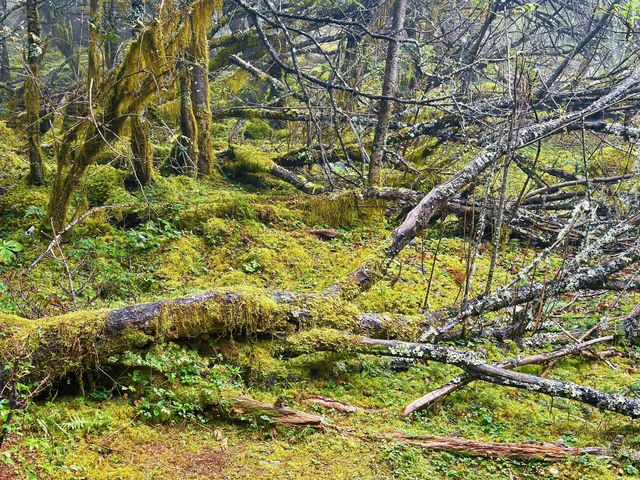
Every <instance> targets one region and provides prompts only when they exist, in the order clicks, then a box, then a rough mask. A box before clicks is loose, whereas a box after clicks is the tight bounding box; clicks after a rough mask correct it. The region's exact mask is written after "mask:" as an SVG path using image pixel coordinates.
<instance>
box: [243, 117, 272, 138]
mask: <svg viewBox="0 0 640 480" xmlns="http://www.w3.org/2000/svg"><path fill="white" fill-rule="evenodd" d="M244 136H245V138H248V139H250V140H264V139H266V138H269V137H270V136H271V127H270V126H269V124H268V123H267V122H265V121H264V120H259V119H256V120H249V121H248V122H247V123H246V125H245V127H244Z"/></svg>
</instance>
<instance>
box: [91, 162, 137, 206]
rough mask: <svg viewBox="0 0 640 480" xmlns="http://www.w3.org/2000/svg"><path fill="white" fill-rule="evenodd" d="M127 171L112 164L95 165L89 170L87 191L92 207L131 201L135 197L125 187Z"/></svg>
mask: <svg viewBox="0 0 640 480" xmlns="http://www.w3.org/2000/svg"><path fill="white" fill-rule="evenodd" d="M126 176H127V172H126V171H123V170H118V169H116V168H114V167H112V166H111V165H94V166H92V167H90V168H89V169H88V170H87V175H86V180H85V192H86V195H87V201H88V203H89V206H90V207H95V206H99V205H120V204H125V203H131V202H132V201H133V197H132V196H131V195H130V194H129V193H128V192H127V191H126V190H125V188H124V179H125V177H126Z"/></svg>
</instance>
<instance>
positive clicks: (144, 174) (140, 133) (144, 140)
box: [127, 112, 153, 188]
mask: <svg viewBox="0 0 640 480" xmlns="http://www.w3.org/2000/svg"><path fill="white" fill-rule="evenodd" d="M131 151H132V152H133V171H134V175H133V178H131V179H128V180H129V181H128V182H127V184H128V186H129V187H130V188H134V187H137V186H143V185H146V184H147V183H149V180H151V176H152V175H153V150H152V149H151V143H150V142H149V126H148V124H147V121H146V118H145V115H144V112H140V113H139V114H137V115H133V116H132V117H131Z"/></svg>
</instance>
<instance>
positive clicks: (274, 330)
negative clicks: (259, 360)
mask: <svg viewBox="0 0 640 480" xmlns="http://www.w3.org/2000/svg"><path fill="white" fill-rule="evenodd" d="M416 320H417V319H411V318H410V317H403V316H399V315H392V314H388V315H387V314H374V313H363V312H361V311H360V310H358V309H357V308H356V307H354V306H353V305H350V304H349V303H347V302H344V301H343V300H342V299H341V298H340V297H338V296H331V295H306V294H291V293H286V292H270V291H267V290H263V289H257V288H249V287H237V288H233V289H228V288H227V289H225V288H221V289H216V290H212V291H209V292H206V293H203V294H199V295H192V296H188V297H181V298H177V299H173V300H164V301H158V302H152V303H145V304H140V305H133V306H129V307H123V308H118V309H115V310H86V311H77V312H71V313H68V314H65V315H60V316H57V317H50V318H41V319H37V320H28V319H24V318H20V317H16V316H11V315H0V361H1V362H2V364H3V365H5V366H6V365H14V364H19V365H20V373H19V374H20V376H21V377H27V378H29V380H31V381H42V380H44V379H48V380H49V381H53V380H55V379H58V378H61V377H63V376H65V375H67V374H71V373H79V372H82V371H83V370H89V369H93V368H95V367H96V366H97V365H100V363H101V362H103V361H104V359H106V358H107V357H109V356H112V355H115V354H118V353H122V352H125V351H127V350H135V349H139V348H142V347H145V346H147V345H149V344H151V343H158V342H163V341H166V340H177V339H188V338H196V337H199V336H201V335H211V336H214V337H215V336H219V337H227V338H228V337H234V336H257V335H277V334H290V333H294V332H295V331H296V330H299V329H302V328H310V327H313V326H325V327H331V328H339V329H346V330H349V331H355V332H366V333H367V334H370V335H383V336H387V335H392V336H394V337H399V338H415V336H416V335H417V329H416V328H415V326H416V325H417V321H416ZM9 371H10V369H5V370H3V373H2V374H1V375H0V376H1V377H2V378H3V379H6V376H7V375H8V373H7V372H9Z"/></svg>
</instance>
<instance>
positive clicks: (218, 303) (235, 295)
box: [161, 287, 292, 338]
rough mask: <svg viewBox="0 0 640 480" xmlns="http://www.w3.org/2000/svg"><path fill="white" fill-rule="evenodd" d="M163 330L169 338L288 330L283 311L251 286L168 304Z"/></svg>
mask: <svg viewBox="0 0 640 480" xmlns="http://www.w3.org/2000/svg"><path fill="white" fill-rule="evenodd" d="M161 323H162V325H163V327H162V331H163V332H166V333H167V334H168V335H169V336H170V337H172V338H187V337H192V338H193V337H197V336H198V335H203V334H211V333H221V334H223V335H225V336H231V337H233V336H235V335H249V336H251V335H255V334H257V333H265V332H276V331H283V330H284V331H287V330H291V328H292V326H291V325H290V324H289V323H288V316H287V312H286V310H285V309H283V308H281V306H279V305H278V304H277V303H276V302H275V300H274V299H273V297H271V296H270V295H269V294H267V293H265V291H264V290H261V289H255V288H252V287H234V288H229V289H217V290H214V291H211V292H208V293H206V294H204V296H203V298H202V299H201V301H197V302H190V301H186V302H183V301H180V300H178V301H175V302H174V301H169V302H167V304H166V305H165V307H164V314H163V316H162V320H161Z"/></svg>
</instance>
